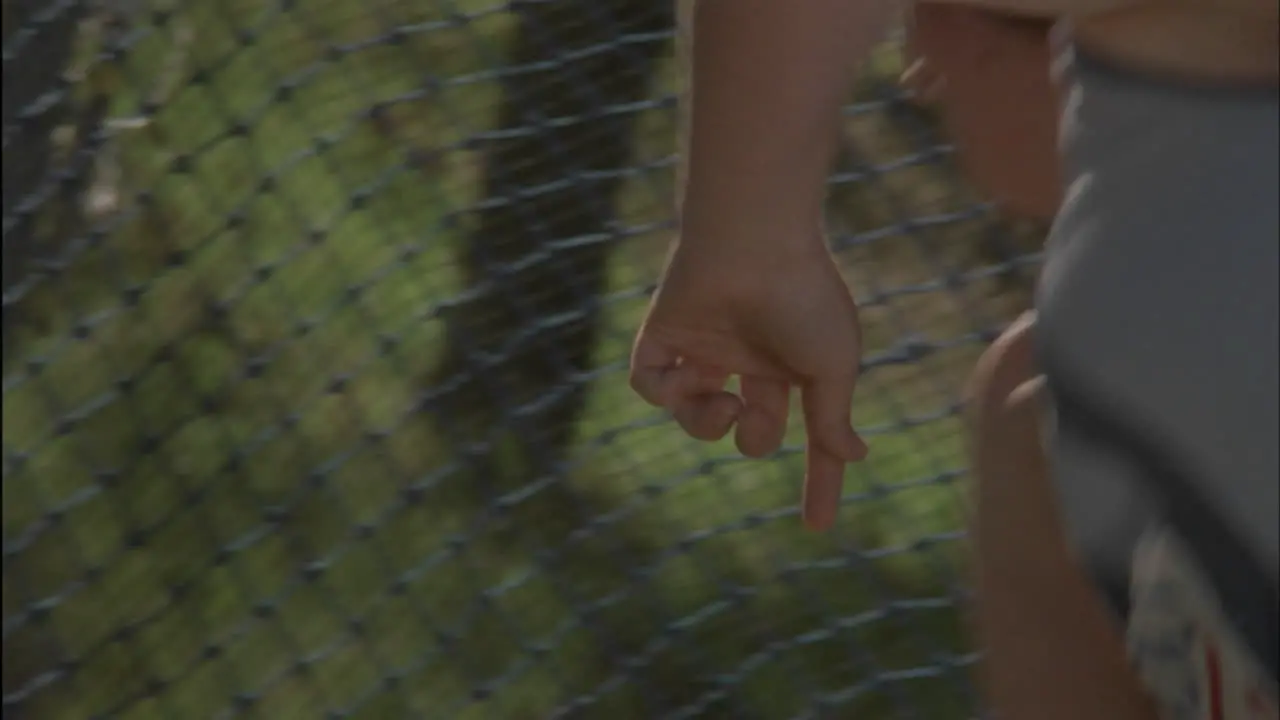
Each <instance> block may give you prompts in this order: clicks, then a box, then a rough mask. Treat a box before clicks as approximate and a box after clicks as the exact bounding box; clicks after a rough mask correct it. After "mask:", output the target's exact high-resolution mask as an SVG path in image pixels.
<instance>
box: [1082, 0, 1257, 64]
mask: <svg viewBox="0 0 1280 720" xmlns="http://www.w3.org/2000/svg"><path fill="white" fill-rule="evenodd" d="M1269 1H1270V2H1272V5H1273V7H1274V5H1275V2H1274V0H1269ZM1170 4H1171V3H1170ZM1204 4H1205V5H1206V6H1207V5H1208V2H1207V0H1206V2H1205V3H1204ZM1071 25H1072V39H1073V41H1074V42H1075V44H1076V45H1078V46H1080V47H1082V48H1085V49H1087V50H1089V51H1090V52H1091V53H1092V54H1094V55H1097V56H1099V57H1103V58H1106V59H1107V60H1109V61H1110V62H1112V63H1114V64H1116V65H1120V66H1124V67H1126V68H1129V69H1131V70H1134V71H1139V72H1149V73H1154V74H1159V75H1167V76H1173V77H1178V78H1181V79H1183V80H1185V81H1188V82H1197V83H1204V84H1213V83H1224V84H1235V83H1248V84H1258V83H1272V84H1275V83H1278V82H1280V32H1278V31H1280V24H1278V23H1277V21H1276V20H1275V19H1274V18H1267V17H1265V16H1264V15H1262V14H1258V15H1253V14H1248V13H1244V12H1239V11H1230V10H1221V11H1217V10H1215V11H1208V10H1197V9H1188V8H1186V7H1183V8H1177V7H1168V6H1167V5H1166V6H1163V7H1154V8H1153V7H1147V6H1138V7H1135V8H1132V9H1125V10H1114V11H1108V12H1100V13H1097V14H1089V15H1084V16H1075V17H1071Z"/></svg>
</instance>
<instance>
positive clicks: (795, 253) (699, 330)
mask: <svg viewBox="0 0 1280 720" xmlns="http://www.w3.org/2000/svg"><path fill="white" fill-rule="evenodd" d="M774 247H780V246H777V245H775V246H774ZM791 247H796V246H794V245H793V246H791ZM860 352H861V337H860V331H859V326H858V310H857V306H856V305H855V304H854V301H853V297H852V296H851V295H850V293H849V289H848V287H847V286H846V285H845V283H844V280H843V278H841V276H840V271H839V268H838V267H837V266H836V264H835V260H834V259H833V258H832V257H831V255H830V253H829V252H828V250H827V248H826V245H825V243H824V242H823V241H822V237H821V234H820V233H818V232H815V233H814V237H813V241H812V242H805V244H804V245H803V246H802V247H800V249H796V250H792V249H787V250H785V251H782V252H780V253H777V254H774V255H770V254H769V253H753V252H752V251H751V249H750V248H747V247H741V246H740V247H737V248H733V247H727V248H726V247H718V246H710V245H705V244H704V245H701V246H698V245H695V244H693V243H684V242H679V243H677V245H676V247H675V249H674V251H673V253H672V256H671V258H670V261H669V262H668V265H667V268H666V271H665V273H664V276H663V278H662V282H661V284H660V286H659V289H658V291H657V293H656V294H655V295H654V297H653V301H652V303H651V304H650V306H649V313H648V316H647V317H646V318H645V321H644V324H643V325H642V326H641V328H640V332H639V334H638V336H637V337H636V343H635V348H634V350H633V352H632V355H631V387H632V388H633V389H634V390H635V391H636V392H637V393H638V394H639V395H640V396H641V397H642V398H644V399H645V400H646V401H648V402H649V403H651V404H653V405H656V406H659V407H663V408H666V409H667V410H668V411H670V412H671V413H672V415H673V416H674V418H675V420H676V421H677V422H678V423H679V424H680V426H681V427H682V428H684V430H685V432H687V433H688V434H689V435H690V436H692V437H694V438H696V439H699V440H707V441H711V440H719V439H720V438H723V437H724V436H725V435H727V434H728V432H729V430H730V429H734V428H735V427H736V429H735V432H734V439H735V441H736V443H737V446H738V449H739V450H740V451H741V452H742V453H743V454H744V455H746V456H748V457H754V458H758V457H763V456H766V455H769V454H771V453H773V452H775V451H776V450H777V449H778V448H779V447H780V446H781V444H782V440H783V435H784V433H785V432H786V425H787V415H788V409H789V404H790V395H791V390H792V388H798V389H799V390H800V398H801V404H802V407H803V412H804V423H805V430H806V434H807V441H806V446H805V463H806V464H805V481H804V482H805V484H804V499H803V504H802V507H803V516H804V519H805V523H806V524H807V525H808V526H809V527H811V528H814V529H823V528H826V527H828V526H830V525H831V523H832V522H833V521H834V520H835V516H836V511H837V509H838V507H839V503H840V495H841V490H842V486H843V483H844V467H845V464H846V463H850V462H857V461H859V460H861V459H863V458H864V457H866V454H867V447H866V445H865V444H864V443H863V442H862V440H861V438H859V437H858V435H857V433H855V432H854V430H853V427H852V425H851V424H850V418H849V415H850V408H851V404H852V399H853V390H854V385H855V383H856V382H857V379H858V362H859V357H860ZM732 375H737V376H738V377H739V378H740V382H739V393H738V394H736V395H735V394H733V393H731V392H728V391H726V390H725V385H726V383H727V382H728V380H729V377H730V376H732Z"/></svg>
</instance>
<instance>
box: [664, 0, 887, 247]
mask: <svg viewBox="0 0 1280 720" xmlns="http://www.w3.org/2000/svg"><path fill="white" fill-rule="evenodd" d="M895 7H896V4H895V2H894V0H798V1H784V0H696V6H695V7H694V10H693V28H692V52H691V56H692V70H693V71H692V78H691V80H692V82H691V94H690V107H689V113H688V128H687V132H688V137H687V138H686V144H685V149H686V152H687V163H688V165H687V168H686V173H687V175H686V185H685V187H684V188H683V191H684V197H683V201H684V203H683V206H682V211H681V223H682V229H683V231H684V235H685V236H686V237H693V238H703V237H712V236H714V237H736V238H740V239H741V238H745V237H748V236H749V237H760V238H773V239H777V238H787V239H790V238H796V237H798V236H800V235H801V233H797V232H796V230H797V229H798V228H804V227H812V226H815V225H816V223H818V222H819V220H820V218H821V212H822V202H823V198H824V196H825V193H826V180H827V173H828V170H829V169H830V163H831V160H832V158H833V156H834V154H835V149H836V144H837V142H838V138H839V128H840V109H841V106H842V105H843V102H844V100H845V98H846V96H847V92H848V90H849V88H850V86H851V84H852V81H853V80H854V76H855V73H856V71H857V68H858V66H859V65H860V64H861V61H862V60H863V58H865V57H866V55H867V54H868V53H869V51H870V49H871V48H872V47H873V46H874V45H875V44H876V43H877V42H878V41H879V40H880V39H881V38H882V37H883V35H884V32H885V30H886V28H887V27H888V24H889V21H890V20H891V19H892V18H893V11H894V9H895Z"/></svg>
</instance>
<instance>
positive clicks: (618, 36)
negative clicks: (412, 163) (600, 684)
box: [431, 0, 674, 477]
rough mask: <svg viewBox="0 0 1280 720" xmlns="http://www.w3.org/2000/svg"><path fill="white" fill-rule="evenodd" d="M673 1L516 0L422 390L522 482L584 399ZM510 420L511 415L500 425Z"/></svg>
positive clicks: (564, 440) (545, 465) (551, 461)
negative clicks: (516, 445)
mask: <svg viewBox="0 0 1280 720" xmlns="http://www.w3.org/2000/svg"><path fill="white" fill-rule="evenodd" d="M672 5H673V3H671V2H651V0H608V1H601V0H561V1H559V2H543V1H538V0H524V1H522V2H513V3H511V7H512V11H513V12H514V13H515V15H516V18H517V27H516V29H515V34H514V37H513V38H512V39H511V42H510V45H509V50H508V53H509V57H508V63H509V64H508V66H507V68H506V70H505V71H504V73H503V80H502V83H503V86H502V98H501V103H500V107H499V110H498V127H497V129H496V131H495V132H494V133H493V134H492V135H490V136H488V139H487V140H486V141H485V144H484V146H483V158H484V167H483V177H484V180H483V182H484V196H485V197H484V199H483V200H482V201H481V203H480V204H479V206H478V208H479V209H478V210H477V214H476V217H474V218H473V219H474V225H473V226H472V227H470V228H469V232H468V235H467V237H466V239H465V242H464V244H463V246H462V249H461V256H460V258H459V265H460V268H461V270H462V272H463V276H464V280H465V283H466V286H467V295H466V297H467V299H466V300H465V301H463V302H462V303H461V304H459V305H458V306H456V307H455V308H454V309H453V312H452V313H451V314H450V315H449V316H448V318H447V327H448V348H447V350H446V356H445V359H444V361H443V362H442V364H441V365H440V366H439V367H438V368H437V369H436V372H435V377H434V378H433V379H432V380H431V385H432V386H433V387H443V388H448V390H447V391H446V392H447V396H446V402H445V404H444V405H445V408H446V409H445V416H446V417H447V418H448V422H450V424H454V425H455V427H456V426H457V425H459V424H465V425H468V426H471V427H473V428H480V429H482V430H484V431H491V430H492V429H493V428H502V429H503V430H504V431H513V432H514V433H517V434H518V436H519V437H520V438H521V441H522V443H521V444H522V445H523V446H524V447H523V448H522V450H523V452H521V456H522V462H521V464H520V468H521V469H520V475H522V476H523V477H527V476H528V473H530V472H533V473H543V472H554V468H555V467H556V465H557V464H558V462H559V461H561V460H563V459H564V457H565V455H566V453H567V451H568V449H569V446H570V444H571V442H572V438H573V431H574V426H575V424H576V421H577V419H578V417H579V416H580V415H581V413H582V410H583V408H584V405H585V402H586V390H587V379H586V374H587V370H588V369H589V363H590V358H591V354H592V352H593V350H594V347H595V344H596V340H597V338H598V336H599V334H600V326H601V315H602V311H603V306H602V303H601V297H600V296H601V294H602V293H603V292H604V290H605V280H606V278H605V274H606V265H607V260H608V255H609V252H610V250H611V249H612V247H613V245H614V242H615V241H616V240H617V239H618V236H617V232H616V227H617V226H616V222H615V219H616V214H615V212H616V211H615V208H614V204H615V203H614V196H615V195H616V193H617V190H618V188H619V187H620V185H621V182H622V180H623V177H624V173H623V170H624V168H625V167H626V165H627V161H628V158H629V156H630V154H631V146H632V137H633V135H634V133H633V130H634V129H635V125H636V120H637V118H638V116H639V113H637V112H635V110H634V108H632V107H627V106H628V105H629V104H631V103H639V102H642V101H644V100H646V99H647V97H648V90H649V87H650V85H651V82H652V80H653V78H654V75H655V72H654V71H655V69H656V67H657V66H658V63H659V61H660V60H661V59H662V58H663V57H664V54H665V51H666V50H667V49H668V43H667V42H666V41H665V40H664V38H665V37H666V32H667V31H669V30H670V28H671V26H672V24H673V22H674V20H673V13H672V10H673V8H672ZM513 414H514V415H516V416H517V418H514V419H513V418H512V417H511V415H513Z"/></svg>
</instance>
